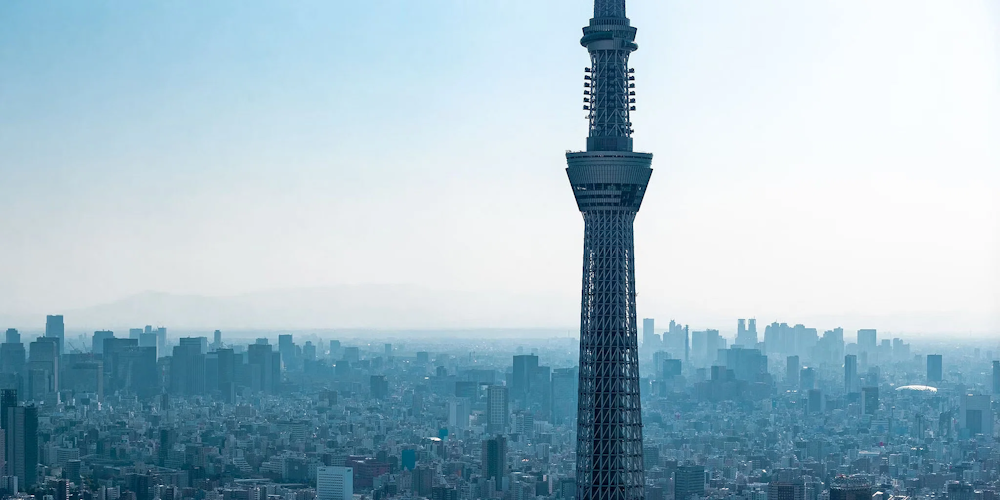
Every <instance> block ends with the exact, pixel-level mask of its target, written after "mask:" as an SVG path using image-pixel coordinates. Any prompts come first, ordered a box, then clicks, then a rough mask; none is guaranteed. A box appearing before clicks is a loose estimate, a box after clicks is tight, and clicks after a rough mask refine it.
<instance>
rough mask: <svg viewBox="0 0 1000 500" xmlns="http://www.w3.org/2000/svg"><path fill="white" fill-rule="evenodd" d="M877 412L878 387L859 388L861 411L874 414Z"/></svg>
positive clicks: (865, 413)
mask: <svg viewBox="0 0 1000 500" xmlns="http://www.w3.org/2000/svg"><path fill="white" fill-rule="evenodd" d="M876 412H878V387H863V388H861V413H862V414H864V415H874V414H875V413H876Z"/></svg>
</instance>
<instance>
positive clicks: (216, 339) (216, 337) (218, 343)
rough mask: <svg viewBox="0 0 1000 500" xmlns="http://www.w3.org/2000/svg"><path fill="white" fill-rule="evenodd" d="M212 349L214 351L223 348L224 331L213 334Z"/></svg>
mask: <svg viewBox="0 0 1000 500" xmlns="http://www.w3.org/2000/svg"><path fill="white" fill-rule="evenodd" d="M212 347H213V348H214V349H218V348H220V347H222V330H216V331H214V332H212Z"/></svg>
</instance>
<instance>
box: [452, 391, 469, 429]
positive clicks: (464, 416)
mask: <svg viewBox="0 0 1000 500" xmlns="http://www.w3.org/2000/svg"><path fill="white" fill-rule="evenodd" d="M471 415H472V408H471V404H470V403H469V400H468V399H467V398H454V399H452V400H451V401H449V402H448V425H449V426H451V427H454V428H456V429H459V430H463V429H467V428H469V417H470V416H471Z"/></svg>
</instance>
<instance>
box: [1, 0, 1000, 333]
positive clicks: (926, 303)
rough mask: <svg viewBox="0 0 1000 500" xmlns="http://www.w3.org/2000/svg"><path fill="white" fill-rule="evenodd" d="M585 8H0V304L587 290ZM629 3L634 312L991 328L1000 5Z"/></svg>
mask: <svg viewBox="0 0 1000 500" xmlns="http://www.w3.org/2000/svg"><path fill="white" fill-rule="evenodd" d="M591 5H592V4H589V3H588V2H587V1H583V0H544V1H538V0H530V1H529V0H523V1H514V0H507V1H499V0H496V1H494V0H465V1H445V0H440V1H438V0H420V1H414V0H396V1H390V0H366V1H363V2H353V1H352V2H348V1H326V0H324V1H315V2H306V1H296V2H257V1H244V0H240V1H213V2H197V3H191V2H166V1H162V2H155V1H154V2H75V1H68V0H67V1H61V2H30V1H5V2H0V207H2V208H0V313H7V314H22V313H31V314H35V313H44V312H56V311H60V310H64V309H72V308H77V307H85V306H89V305H94V304H99V303H103V302H109V301H113V300H116V299H120V298H122V297H126V296H129V295H131V294H134V293H137V292H140V291H143V290H156V291H163V292H171V293H184V294H187V293H192V294H206V295H225V294H236V293H242V292H247V291H254V290H267V289H273V288H285V287H302V286H325V285H334V284H360V283H406V284H421V285H424V286H427V287H428V288H433V289H441V290H469V291H492V290H496V291H502V292H505V293H521V292H523V293H535V294H554V295H558V296H576V295H578V294H579V286H580V269H581V255H582V233H583V223H582V220H581V218H580V215H579V213H578V212H577V209H576V206H575V204H574V202H573V197H572V194H571V192H570V188H569V184H568V181H567V180H566V174H565V171H564V168H565V158H564V156H563V153H564V151H565V150H567V149H582V148H583V146H584V136H585V134H586V124H585V121H584V119H583V117H584V113H583V111H582V109H581V106H582V102H581V101H582V95H581V94H582V92H581V91H582V78H583V68H584V66H586V65H587V64H588V58H587V54H586V51H585V50H584V49H583V48H582V47H580V45H579V43H578V41H579V38H580V36H581V32H580V28H581V27H582V26H583V25H584V24H585V23H586V22H587V19H588V18H589V17H590V14H591V8H592V7H591ZM628 8H629V17H630V18H631V19H632V22H633V24H634V25H636V26H637V27H638V28H639V35H638V39H637V42H638V43H639V46H640V50H639V51H638V52H637V53H636V54H635V55H634V56H633V59H632V62H633V66H634V67H635V68H636V75H637V91H638V96H637V98H638V112H637V113H636V115H635V117H634V122H635V129H636V136H635V137H636V140H635V144H636V149H637V150H641V151H650V152H652V153H654V160H653V169H654V173H653V177H652V181H651V183H650V186H649V190H648V194H647V196H646V199H645V202H644V205H643V208H642V211H641V212H640V213H639V216H638V218H637V221H636V254H637V257H636V265H637V282H638V287H637V288H638V291H639V312H640V315H641V316H657V317H659V318H667V317H677V318H724V319H723V320H720V321H725V322H726V323H725V325H723V326H729V322H730V321H731V320H730V318H736V317H745V316H756V317H757V318H758V321H760V322H770V321H771V320H774V319H779V320H783V321H790V322H794V321H797V319H798V318H815V317H830V318H869V317H881V316H886V317H889V316H891V317H895V318H899V317H911V318H920V317H924V316H933V315H937V316H940V317H944V318H948V321H952V320H953V321H954V322H955V325H956V328H958V329H964V330H986V329H988V328H990V327H996V326H998V325H1000V320H998V310H1000V201H997V193H998V192H1000V140H998V138H1000V2H995V1H990V0H978V1H977V0H968V1H964V0H960V1H947V2H943V1H937V0H933V1H913V0H898V1H891V0H880V1H877V2H872V1H869V0H829V1H819V0H814V1H808V2H803V1H800V0H787V1H765V0H757V1H753V2H745V1H736V0H730V1H696V0H686V1H675V0H671V1H664V0H644V1H640V0H629V6H628ZM511 314H512V315H516V314H517V312H516V311H511ZM576 321H577V318H576V317H575V316H573V315H572V314H570V315H569V317H567V318H566V321H565V323H566V324H567V325H571V324H573V323H575V322H576ZM706 321H707V320H706ZM831 321H833V320H831ZM880 321H881V322H880ZM893 321H894V320H891V319H885V320H872V322H874V323H877V324H874V325H871V326H875V327H879V328H882V329H885V328H888V329H893V328H896V329H900V328H902V329H905V328H912V327H911V326H909V324H907V325H903V324H902V323H893ZM0 326H3V325H0ZM330 326H337V325H330ZM482 326H489V325H482ZM815 326H818V327H821V328H822V327H832V326H835V325H833V324H829V325H815Z"/></svg>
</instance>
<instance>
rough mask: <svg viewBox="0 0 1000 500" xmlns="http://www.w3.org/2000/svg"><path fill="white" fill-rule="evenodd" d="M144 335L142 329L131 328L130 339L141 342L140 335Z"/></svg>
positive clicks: (129, 331)
mask: <svg viewBox="0 0 1000 500" xmlns="http://www.w3.org/2000/svg"><path fill="white" fill-rule="evenodd" d="M142 333H143V330H142V328H129V329H128V338H130V339H135V340H139V335H142Z"/></svg>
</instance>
